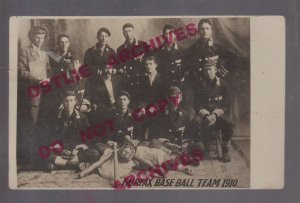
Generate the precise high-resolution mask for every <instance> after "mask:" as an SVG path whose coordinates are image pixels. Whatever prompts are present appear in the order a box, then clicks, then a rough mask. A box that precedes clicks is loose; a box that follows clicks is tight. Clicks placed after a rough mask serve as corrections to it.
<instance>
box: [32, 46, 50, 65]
mask: <svg viewBox="0 0 300 203" xmlns="http://www.w3.org/2000/svg"><path fill="white" fill-rule="evenodd" d="M31 46H32V49H33V50H34V51H35V52H37V53H38V56H39V58H40V60H42V61H45V60H46V52H45V51H43V50H41V49H40V48H39V47H37V46H35V45H34V44H31Z"/></svg>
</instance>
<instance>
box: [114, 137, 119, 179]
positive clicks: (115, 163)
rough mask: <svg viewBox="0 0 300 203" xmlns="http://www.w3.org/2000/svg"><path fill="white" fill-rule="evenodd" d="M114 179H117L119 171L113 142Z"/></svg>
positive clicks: (115, 145) (115, 144)
mask: <svg viewBox="0 0 300 203" xmlns="http://www.w3.org/2000/svg"><path fill="white" fill-rule="evenodd" d="M113 147H114V180H118V179H119V175H118V174H119V173H118V168H119V161H118V153H117V143H116V142H114V146H113Z"/></svg>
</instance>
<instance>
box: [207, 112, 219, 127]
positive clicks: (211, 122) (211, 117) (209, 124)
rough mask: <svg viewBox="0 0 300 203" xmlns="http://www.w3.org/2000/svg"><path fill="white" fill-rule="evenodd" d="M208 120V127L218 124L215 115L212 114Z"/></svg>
mask: <svg viewBox="0 0 300 203" xmlns="http://www.w3.org/2000/svg"><path fill="white" fill-rule="evenodd" d="M206 120H207V121H208V126H212V125H214V124H215V123H216V121H217V117H216V115H215V114H211V115H209V116H207V118H206Z"/></svg>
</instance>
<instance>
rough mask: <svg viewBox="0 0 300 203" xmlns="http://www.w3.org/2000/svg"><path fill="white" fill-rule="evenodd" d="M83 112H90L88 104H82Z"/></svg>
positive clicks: (81, 109)
mask: <svg viewBox="0 0 300 203" xmlns="http://www.w3.org/2000/svg"><path fill="white" fill-rule="evenodd" d="M79 110H80V111H81V112H88V110H89V108H88V106H87V105H85V104H82V105H81V106H80V109H79Z"/></svg>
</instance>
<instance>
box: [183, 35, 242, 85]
mask: <svg viewBox="0 0 300 203" xmlns="http://www.w3.org/2000/svg"><path fill="white" fill-rule="evenodd" d="M208 59H210V60H214V61H216V62H217V68H218V74H219V76H222V77H223V76H225V75H226V74H227V73H229V72H230V70H231V69H233V67H234V66H235V59H236V56H235V54H234V53H233V52H232V51H230V50H229V49H227V48H226V47H224V46H222V45H220V44H216V43H213V45H212V46H210V45H209V42H208V40H207V39H199V40H198V41H197V42H196V43H195V44H194V45H192V46H191V47H190V48H188V49H187V50H186V52H185V54H184V58H183V61H182V63H183V64H182V65H183V67H184V69H185V71H187V72H188V75H189V76H188V80H189V82H195V80H196V81H199V80H202V79H203V72H202V64H203V63H204V62H205V60H208Z"/></svg>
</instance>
